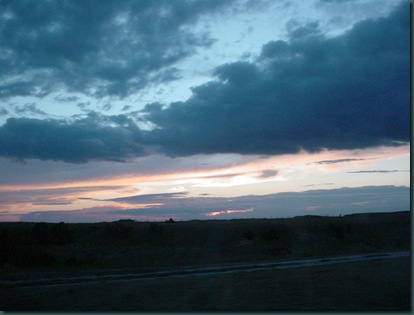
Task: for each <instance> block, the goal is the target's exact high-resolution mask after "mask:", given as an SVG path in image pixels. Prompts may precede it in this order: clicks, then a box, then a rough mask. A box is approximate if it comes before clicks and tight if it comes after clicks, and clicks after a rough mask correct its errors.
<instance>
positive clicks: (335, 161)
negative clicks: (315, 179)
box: [313, 159, 364, 164]
mask: <svg viewBox="0 0 414 315" xmlns="http://www.w3.org/2000/svg"><path fill="white" fill-rule="evenodd" d="M363 160H364V159H337V160H324V161H316V162H313V164H337V163H347V162H354V161H363Z"/></svg>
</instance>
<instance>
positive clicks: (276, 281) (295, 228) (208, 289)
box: [0, 212, 411, 311]
mask: <svg viewBox="0 0 414 315" xmlns="http://www.w3.org/2000/svg"><path fill="white" fill-rule="evenodd" d="M0 233H1V235H0V236H1V238H0V239H1V240H2V241H1V246H2V248H0V249H1V250H2V252H3V253H6V255H2V256H1V258H0V259H1V261H0V263H1V268H2V269H1V272H0V280H6V279H9V280H12V279H35V278H40V277H55V276H57V275H60V276H62V275H65V276H68V275H81V274H104V273H110V272H114V271H116V272H131V271H134V272H144V271H154V270H165V269H174V268H183V267H186V266H206V265H214V264H222V263H243V262H246V263H247V262H253V261H275V260H276V261H277V260H293V259H300V258H309V257H324V256H335V255H348V254H358V253H367V252H381V251H384V252H386V251H398V250H409V249H410V213H409V212H401V213H389V214H369V215H354V216H344V217H341V218H339V217H335V218H333V217H299V218H294V219H275V220H231V221H206V222H199V221H193V222H175V223H171V222H170V223H167V222H162V223H156V224H155V223H138V222H131V221H122V222H114V223H99V224H34V223H18V224H11V223H8V224H0ZM410 287H411V264H410V259H409V258H396V259H389V260H377V261H367V262H353V263H346V264H341V265H329V266H319V267H305V268H297V269H287V270H272V271H270V270H268V271H255V272H248V273H235V274H227V275H215V276H209V277H196V276H194V277H187V278H168V279H167V278H166V279H156V280H139V281H131V282H105V281H102V282H99V283H95V284H77V285H66V286H60V287H36V288H34V287H15V288H2V289H0V310H15V311H123V310H125V311H152V310H153V311H219V310H224V311H265V310H272V311H311V310H316V311H325V310H326V311H410V310H411V305H410V296H411V288H410Z"/></svg>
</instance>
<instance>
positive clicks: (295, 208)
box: [20, 186, 410, 222]
mask: <svg viewBox="0 0 414 315" xmlns="http://www.w3.org/2000/svg"><path fill="white" fill-rule="evenodd" d="M379 196H380V197H379ZM108 201H109V202H118V203H121V204H122V203H124V204H128V205H132V206H134V205H135V206H143V205H149V206H148V207H145V208H142V207H140V208H137V209H134V208H132V209H127V210H125V209H123V208H122V207H118V208H117V207H116V206H114V205H112V206H108V207H105V206H101V207H95V208H90V209H83V210H78V211H47V212H32V213H28V214H24V215H21V217H20V219H21V220H22V221H48V222H59V221H62V220H64V221H65V222H85V221H88V222H99V221H112V220H116V219H120V218H129V219H135V220H144V221H146V220H166V219H169V218H171V217H172V218H174V219H175V220H191V219H209V218H210V219H211V218H215V219H228V218H277V217H293V216H297V215H306V214H313V215H333V216H335V215H340V214H342V215H345V214H351V213H356V212H387V211H406V210H409V207H410V188H409V187H396V186H367V187H358V188H340V189H332V190H322V189H321V190H309V191H305V192H298V193H294V192H288V193H278V194H270V195H264V196H255V195H252V196H242V197H235V198H223V197H221V198H218V197H216V198H212V197H200V198H196V197H188V196H186V194H185V193H171V194H152V195H141V196H133V197H129V198H117V199H112V200H108Z"/></svg>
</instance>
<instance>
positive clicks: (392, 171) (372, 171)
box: [347, 170, 409, 174]
mask: <svg viewBox="0 0 414 315" xmlns="http://www.w3.org/2000/svg"><path fill="white" fill-rule="evenodd" d="M399 172H409V170H365V171H352V172H347V173H349V174H361V173H362V174H363V173H383V174H387V173H399Z"/></svg>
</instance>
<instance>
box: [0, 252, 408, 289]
mask: <svg viewBox="0 0 414 315" xmlns="http://www.w3.org/2000/svg"><path fill="white" fill-rule="evenodd" d="M399 257H410V252H409V251H401V252H388V253H371V254H361V255H352V256H341V257H324V258H312V259H301V260H291V261H277V262H265V263H252V264H240V265H234V264H233V265H221V266H209V267H198V268H189V269H182V270H169V271H157V272H146V273H129V274H125V273H123V274H121V273H118V274H109V275H89V276H76V277H54V278H41V279H30V280H0V288H11V287H22V286H30V287H44V286H63V285H70V284H82V283H96V282H102V281H106V282H115V281H117V282H119V281H138V280H151V279H160V278H167V277H168V278H171V277H189V276H191V277H195V276H198V277H199V276H212V275H221V274H229V273H237V272H252V271H260V270H272V269H289V268H303V267H316V266H323V265H332V264H342V263H351V262H358V261H368V260H379V259H393V258H399Z"/></svg>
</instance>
